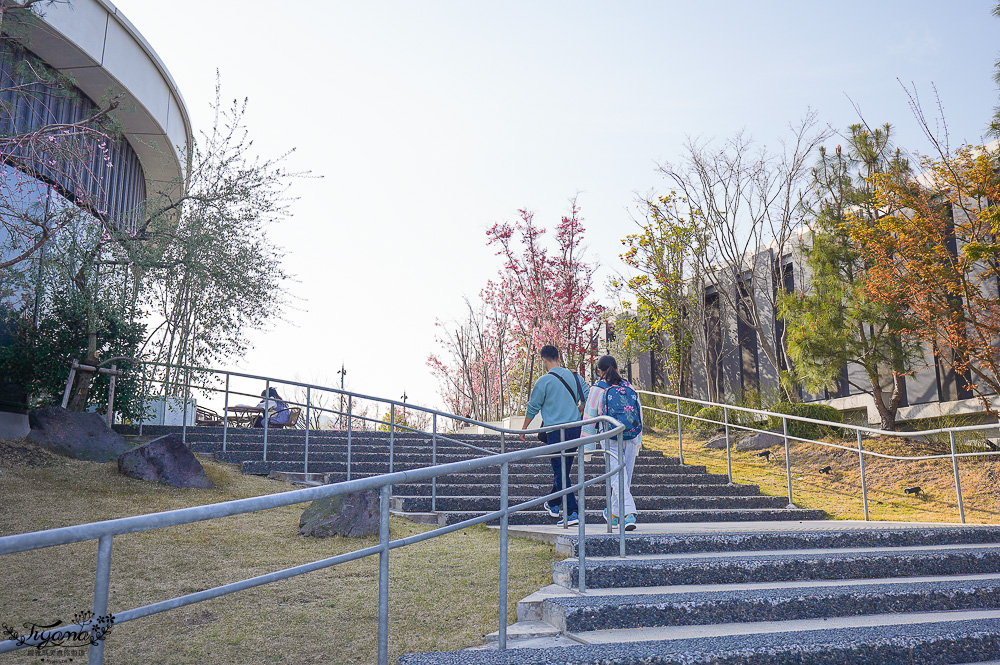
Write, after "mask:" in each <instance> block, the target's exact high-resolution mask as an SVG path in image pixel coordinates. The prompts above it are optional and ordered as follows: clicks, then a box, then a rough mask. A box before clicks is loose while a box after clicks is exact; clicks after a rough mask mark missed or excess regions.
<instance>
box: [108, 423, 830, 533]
mask: <svg viewBox="0 0 1000 665" xmlns="http://www.w3.org/2000/svg"><path fill="white" fill-rule="evenodd" d="M118 429H119V431H121V432H122V433H134V432H135V430H134V428H131V429H130V428H125V427H119V428H118ZM178 430H179V428H177V427H164V426H149V427H144V428H143V434H144V435H152V436H156V435H159V434H165V433H169V432H176V431H178ZM187 438H188V442H189V445H190V446H191V449H192V450H193V451H195V452H198V453H202V454H209V455H213V456H214V457H215V458H216V459H218V460H220V461H223V462H230V463H233V464H239V465H241V468H242V470H243V473H247V474H258V475H275V474H278V477H283V478H285V479H288V480H296V481H298V482H303V483H317V484H318V483H323V482H340V481H343V480H346V479H347V461H348V459H347V436H346V433H345V432H337V431H333V432H331V431H311V432H310V434H309V468H308V470H309V474H308V475H305V474H304V470H305V469H304V463H303V459H304V454H305V431H303V430H270V431H269V432H268V440H267V461H264V459H263V430H252V429H243V428H230V429H229V430H228V431H227V432H226V450H225V452H223V451H222V428H220V427H189V428H188V429H187ZM449 438H453V439H457V440H459V441H462V442H464V443H467V444H470V445H473V446H476V447H478V448H481V449H484V450H486V451H489V452H490V453H497V452H500V446H501V440H500V437H499V436H495V435H494V436H488V435H449ZM533 445H534V444H533V443H532V442H531V441H528V442H522V441H521V440H520V438H519V437H507V439H506V441H505V449H506V450H508V451H511V450H521V449H524V448H526V447H529V446H533ZM487 454H489V453H487V452H483V451H482V450H474V449H471V448H469V447H466V446H463V445H461V444H458V443H452V442H446V441H442V440H440V439H439V440H438V446H437V457H436V461H437V463H438V464H443V463H446V462H454V461H459V460H465V459H470V458H472V457H480V456H484V455H487ZM392 457H393V463H392V469H393V470H394V471H404V470H408V469H417V468H423V467H426V466H431V464H432V455H431V438H430V436H429V435H427V434H396V436H395V438H394V441H393V456H392ZM389 468H390V466H389V433H388V432H355V433H354V434H353V436H352V439H351V477H352V478H362V477H366V476H373V475H378V474H383V473H388V472H389ZM603 470H604V462H603V459H602V458H601V457H599V456H597V455H595V456H594V457H593V458H592V461H591V462H590V463H586V464H585V471H586V476H587V477H588V478H593V477H595V476H597V475H600V473H602V472H603ZM576 473H577V469H576V466H575V465H574V468H573V478H574V479H575V478H576ZM499 477H500V468H499V467H496V469H491V470H489V471H488V472H485V473H478V472H477V473H461V474H454V475H452V476H449V477H447V478H441V479H439V480H438V482H437V499H436V501H435V502H434V505H433V506H432V501H431V485H430V484H429V483H424V484H411V485H397V486H394V487H393V499H392V500H393V506H392V508H393V510H394V512H396V513H397V514H402V515H405V516H408V517H410V518H412V519H416V520H419V521H422V522H427V523H432V524H439V525H445V524H454V523H456V522H460V521H462V520H465V519H469V518H470V517H474V516H478V515H482V514H483V513H486V512H490V511H494V510H498V509H499V507H500V499H499V496H500V485H499ZM727 481H728V478H727V477H726V476H724V475H714V474H709V473H707V472H706V470H705V467H704V466H692V465H682V464H680V462H679V460H678V459H676V458H671V457H666V456H664V455H663V454H662V453H659V452H656V451H651V450H643V451H642V452H641V453H640V455H639V458H638V459H637V461H636V466H635V472H634V474H633V479H632V491H633V495H634V496H635V498H636V504H637V507H638V513H637V518H638V521H639V523H640V524H646V523H657V522H719V521H723V522H745V521H776V520H781V521H784V520H817V519H822V518H823V517H824V513H823V512H822V511H818V510H797V509H789V508H787V507H786V506H787V503H788V502H787V500H786V499H785V498H783V497H771V496H763V495H762V494H761V493H760V490H759V488H758V487H757V486H756V485H729V484H728V483H727ZM509 482H510V488H509V495H510V504H511V505H515V504H517V503H520V502H523V501H527V500H529V499H534V498H537V497H539V496H542V495H543V494H545V493H546V492H548V491H549V490H550V488H551V485H552V468H551V465H550V462H549V461H548V460H531V461H527V462H523V463H519V464H516V465H512V466H511V469H510V474H509ZM604 506H605V497H604V487H603V485H602V486H601V487H599V488H594V489H592V490H590V491H588V493H587V497H586V508H587V522H588V523H594V524H598V523H600V524H603V523H604V520H603V516H602V513H603V510H604ZM553 522H554V520H553V519H552V518H551V517H550V516H549V515H548V514H547V513H545V512H544V511H543V510H541V509H533V510H525V511H520V512H518V513H515V514H513V515H511V517H510V523H511V524H517V525H525V524H539V525H541V524H552V523H553Z"/></svg>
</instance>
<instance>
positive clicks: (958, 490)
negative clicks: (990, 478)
mask: <svg viewBox="0 0 1000 665" xmlns="http://www.w3.org/2000/svg"><path fill="white" fill-rule="evenodd" d="M948 438H949V439H950V440H951V466H952V468H953V469H954V470H955V494H956V496H958V517H959V519H961V520H962V524H965V504H964V503H963V501H962V481H961V479H960V478H959V475H958V457H956V456H955V432H954V431H950V432H948Z"/></svg>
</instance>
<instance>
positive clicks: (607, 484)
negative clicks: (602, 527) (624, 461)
mask: <svg viewBox="0 0 1000 665" xmlns="http://www.w3.org/2000/svg"><path fill="white" fill-rule="evenodd" d="M600 445H601V449H602V450H604V451H605V454H604V455H603V457H604V472H605V473H608V472H610V471H611V469H613V468H614V466H613V465H612V463H611V455H610V454H609V453H610V452H611V446H610V445H609V440H608V439H604V441H601V444H600ZM614 481H615V479H614V477H613V476H612V477H610V478H608V479H607V480H605V481H604V512H605V514H606V516H607V519H606V520H605V522H607V523H608V533H611V532H612V531H611V520H612V519H613V517H612V515H613V514H614V512H615V507H614V504H613V501H612V499H611V487H612V485H611V483H613V482H614Z"/></svg>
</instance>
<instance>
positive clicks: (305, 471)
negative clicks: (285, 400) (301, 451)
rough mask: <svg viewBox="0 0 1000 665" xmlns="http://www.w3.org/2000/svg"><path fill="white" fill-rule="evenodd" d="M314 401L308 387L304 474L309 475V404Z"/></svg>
mask: <svg viewBox="0 0 1000 665" xmlns="http://www.w3.org/2000/svg"><path fill="white" fill-rule="evenodd" d="M311 399H312V389H311V388H310V387H309V386H306V451H305V463H304V464H303V467H302V473H303V474H308V473H309V415H310V414H309V402H310V400H311Z"/></svg>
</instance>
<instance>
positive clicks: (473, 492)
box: [392, 478, 784, 555]
mask: <svg viewBox="0 0 1000 665" xmlns="http://www.w3.org/2000/svg"><path fill="white" fill-rule="evenodd" d="M494 481H495V478H494ZM551 486H552V483H551V482H548V483H541V484H535V485H524V484H518V485H515V484H511V485H508V488H507V492H508V493H509V494H510V495H512V496H513V495H516V496H541V495H542V494H545V493H546V492H548V491H549V489H550V488H551ZM631 490H632V496H634V497H636V498H639V497H645V496H757V495H759V494H760V488H758V487H757V485H723V484H714V485H694V484H690V485H689V484H680V485H660V484H654V483H646V484H636V483H633V484H632V487H631ZM392 491H393V494H394V495H395V496H424V497H428V496H430V495H431V485H430V483H421V484H415V483H414V484H408V485H396V486H394V487H393V489H392ZM601 491H602V490H601V489H600V488H593V489H591V488H588V489H587V496H591V495H597V494H600V493H601ZM437 495H438V496H500V484H499V483H496V482H493V483H478V484H477V483H468V484H458V483H455V482H453V479H452V478H445V479H441V480H439V481H438V483H437ZM783 506H784V504H782V507H783ZM588 541H589V538H588ZM615 547H617V545H615ZM615 551H617V550H615ZM595 555H596V552H595Z"/></svg>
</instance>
